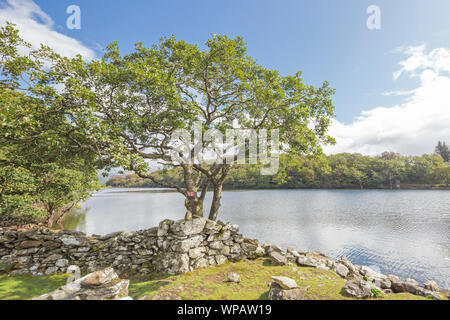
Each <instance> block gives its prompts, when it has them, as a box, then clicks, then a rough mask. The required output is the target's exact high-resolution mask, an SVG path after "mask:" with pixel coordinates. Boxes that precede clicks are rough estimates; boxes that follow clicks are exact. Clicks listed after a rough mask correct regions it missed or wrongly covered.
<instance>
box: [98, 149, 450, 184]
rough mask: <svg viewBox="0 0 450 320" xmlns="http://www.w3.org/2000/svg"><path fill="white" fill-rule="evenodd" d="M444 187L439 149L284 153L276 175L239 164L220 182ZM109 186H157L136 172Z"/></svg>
mask: <svg viewBox="0 0 450 320" xmlns="http://www.w3.org/2000/svg"><path fill="white" fill-rule="evenodd" d="M156 174H157V175H158V177H159V179H161V180H165V181H166V182H167V183H176V182H177V181H180V180H181V179H182V177H181V174H182V172H181V171H179V170H160V171H158V172H157V173H156ZM397 182H399V183H400V187H401V188H428V187H432V186H438V185H441V186H445V187H448V185H449V183H450V163H448V162H445V161H444V159H443V158H442V156H441V155H440V154H438V153H434V154H426V155H422V156H402V155H400V154H398V153H392V152H385V153H383V154H382V155H379V156H364V155H361V154H351V153H341V154H335V155H328V156H323V157H307V156H296V157H294V156H289V155H282V156H281V159H280V169H279V171H278V173H277V174H276V175H274V176H262V175H261V174H260V172H259V167H258V166H250V165H241V166H237V167H234V168H233V169H231V170H230V173H229V174H228V176H227V178H226V179H225V181H224V188H227V189H264V188H333V189H345V188H351V189H376V188H381V189H394V188H396V187H397ZM106 185H107V186H110V187H124V188H127V187H129V188H131V187H133V188H136V187H150V188H152V187H158V185H157V184H154V183H152V182H151V181H148V180H146V179H142V178H139V177H138V176H137V175H127V176H125V177H114V178H111V179H110V180H108V182H107V183H106Z"/></svg>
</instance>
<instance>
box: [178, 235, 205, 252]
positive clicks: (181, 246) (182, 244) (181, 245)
mask: <svg viewBox="0 0 450 320" xmlns="http://www.w3.org/2000/svg"><path fill="white" fill-rule="evenodd" d="M202 241H203V237H202V236H201V235H197V236H194V237H191V238H188V239H185V240H178V241H176V242H175V243H174V244H173V248H174V250H175V251H177V252H183V253H184V252H188V251H189V249H191V248H195V247H198V246H199V245H200V243H202Z"/></svg>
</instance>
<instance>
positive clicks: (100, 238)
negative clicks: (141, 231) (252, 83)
mask: <svg viewBox="0 0 450 320" xmlns="http://www.w3.org/2000/svg"><path fill="white" fill-rule="evenodd" d="M122 233H124V232H123V231H118V232H112V233H108V234H107V235H104V236H100V237H99V238H98V239H99V240H102V241H105V240H109V239H111V238H114V237H117V236H119V235H121V234H122Z"/></svg>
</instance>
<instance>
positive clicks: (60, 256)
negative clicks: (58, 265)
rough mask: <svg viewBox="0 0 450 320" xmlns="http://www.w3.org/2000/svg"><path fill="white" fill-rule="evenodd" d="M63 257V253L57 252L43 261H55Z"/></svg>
mask: <svg viewBox="0 0 450 320" xmlns="http://www.w3.org/2000/svg"><path fill="white" fill-rule="evenodd" d="M62 257H63V256H62V255H60V254H57V253H55V254H52V255H50V256H48V257H47V258H45V259H44V260H42V262H43V263H55V262H56V261H58V260H59V259H62Z"/></svg>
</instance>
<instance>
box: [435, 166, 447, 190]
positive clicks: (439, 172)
mask: <svg viewBox="0 0 450 320" xmlns="http://www.w3.org/2000/svg"><path fill="white" fill-rule="evenodd" d="M434 174H435V177H436V180H437V181H438V182H439V183H443V184H445V185H446V186H447V188H448V187H449V185H450V164H448V163H442V164H440V165H438V166H437V167H436V169H435V170H434Z"/></svg>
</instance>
